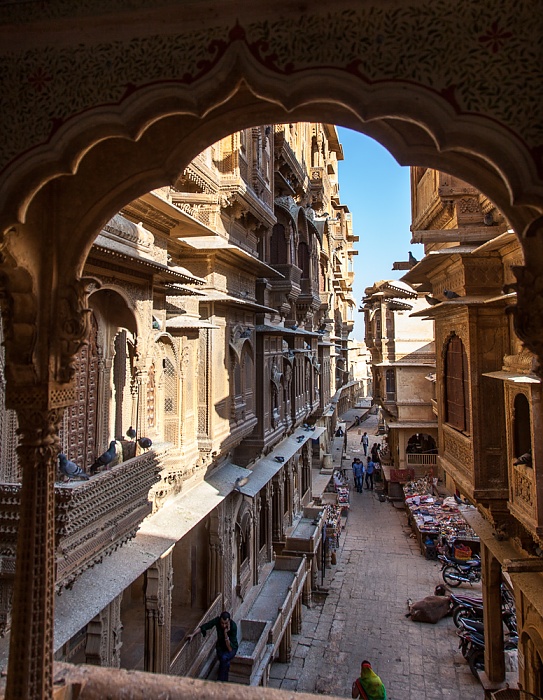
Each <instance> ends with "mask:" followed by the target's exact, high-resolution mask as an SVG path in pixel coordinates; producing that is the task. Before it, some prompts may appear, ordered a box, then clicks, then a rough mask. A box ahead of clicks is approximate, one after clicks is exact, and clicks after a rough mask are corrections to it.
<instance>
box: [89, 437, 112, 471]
mask: <svg viewBox="0 0 543 700" xmlns="http://www.w3.org/2000/svg"><path fill="white" fill-rule="evenodd" d="M116 456H117V448H116V444H115V440H112V441H111V442H110V443H109V447H108V448H107V451H106V452H104V453H103V454H101V455H100V456H99V457H97V458H96V460H95V461H94V463H93V464H91V468H90V473H91V474H96V472H97V471H98V469H100V467H107V465H108V464H109V463H110V462H112V461H113V460H114V459H115V457H116Z"/></svg>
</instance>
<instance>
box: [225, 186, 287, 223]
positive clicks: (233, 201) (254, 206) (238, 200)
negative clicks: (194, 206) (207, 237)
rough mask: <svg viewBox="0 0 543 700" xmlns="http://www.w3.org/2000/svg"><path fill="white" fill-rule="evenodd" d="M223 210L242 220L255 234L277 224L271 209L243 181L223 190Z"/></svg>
mask: <svg viewBox="0 0 543 700" xmlns="http://www.w3.org/2000/svg"><path fill="white" fill-rule="evenodd" d="M221 197H222V199H223V202H222V204H221V207H222V209H223V210H224V212H225V213H226V214H228V215H229V216H232V217H233V218H234V219H236V220H241V221H242V222H243V224H244V226H245V227H246V228H248V229H249V230H251V231H254V232H257V233H258V232H264V231H265V230H266V229H268V228H271V227H272V226H273V225H274V224H275V216H274V213H273V210H272V208H271V207H269V206H268V205H267V204H265V203H264V202H263V200H262V199H261V198H260V197H259V196H257V194H256V193H255V192H253V190H252V189H251V188H249V187H247V185H246V184H245V182H244V181H243V180H240V181H239V183H238V184H237V185H235V186H232V185H229V186H228V187H222V188H221Z"/></svg>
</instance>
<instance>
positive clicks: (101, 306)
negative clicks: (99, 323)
mask: <svg viewBox="0 0 543 700" xmlns="http://www.w3.org/2000/svg"><path fill="white" fill-rule="evenodd" d="M97 282H98V281H97ZM119 302H120V303H119ZM89 307H90V308H92V309H93V310H95V311H98V313H100V314H101V315H102V316H103V317H104V319H107V320H108V321H109V322H112V321H114V320H117V322H118V323H117V325H118V326H119V327H123V328H126V329H127V330H129V331H130V332H131V333H132V335H133V336H134V338H138V337H141V336H142V330H143V329H142V319H141V318H140V317H139V314H138V312H137V310H136V305H135V303H134V299H133V297H131V296H130V294H129V292H128V290H126V289H124V288H123V287H122V286H120V285H116V284H113V283H111V282H108V281H102V280H100V281H99V282H98V283H97V284H96V285H95V286H94V287H93V288H92V289H91V291H90V293H89Z"/></svg>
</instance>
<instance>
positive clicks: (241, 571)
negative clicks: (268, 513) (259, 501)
mask: <svg viewBox="0 0 543 700" xmlns="http://www.w3.org/2000/svg"><path fill="white" fill-rule="evenodd" d="M253 523H254V513H253V511H252V508H251V507H250V506H249V504H248V503H247V502H246V501H244V500H242V502H241V503H240V505H239V508H238V510H237V513H236V514H235V515H234V538H235V542H234V544H233V546H234V548H235V551H236V556H235V562H236V566H237V572H236V574H237V576H236V580H237V585H236V593H237V594H238V596H240V597H241V598H242V599H243V598H244V597H245V593H246V592H247V590H248V589H249V587H250V585H251V583H252V576H253V569H254V567H253V561H252V559H253V557H254V555H255V551H254V550H255V548H254V543H253Z"/></svg>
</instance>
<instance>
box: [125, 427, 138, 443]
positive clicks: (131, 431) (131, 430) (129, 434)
mask: <svg viewBox="0 0 543 700" xmlns="http://www.w3.org/2000/svg"><path fill="white" fill-rule="evenodd" d="M126 437H127V438H129V439H130V440H133V439H134V438H135V437H136V431H135V430H134V428H133V427H132V426H130V428H128V430H127V431H126Z"/></svg>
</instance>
